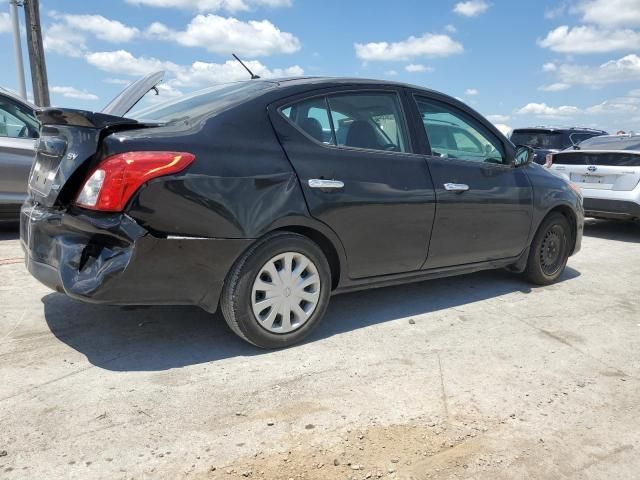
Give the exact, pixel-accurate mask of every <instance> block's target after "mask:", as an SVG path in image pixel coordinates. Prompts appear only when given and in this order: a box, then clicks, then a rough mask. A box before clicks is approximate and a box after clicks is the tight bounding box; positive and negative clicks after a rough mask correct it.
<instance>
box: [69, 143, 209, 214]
mask: <svg viewBox="0 0 640 480" xmlns="http://www.w3.org/2000/svg"><path fill="white" fill-rule="evenodd" d="M195 158H196V157H195V156H194V155H193V154H191V153H184V152H127V153H119V154H117V155H113V156H111V157H107V158H105V159H104V160H102V161H101V162H100V164H99V165H98V166H97V167H96V169H95V170H94V171H93V172H91V175H89V178H87V180H86V181H85V182H84V186H83V187H82V190H80V193H79V194H78V198H76V205H78V206H80V207H83V208H89V209H91V210H100V211H104V212H120V211H122V210H124V207H125V206H126V204H127V202H128V201H129V200H130V199H131V197H132V195H133V194H134V193H135V192H136V190H138V189H139V188H140V187H141V186H142V184H144V183H145V182H148V181H149V180H151V179H153V178H156V177H160V176H162V175H171V174H174V173H178V172H180V171H182V170H184V169H185V168H187V167H188V166H189V165H190V164H191V162H193V161H194V160H195Z"/></svg>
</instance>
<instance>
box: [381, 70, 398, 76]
mask: <svg viewBox="0 0 640 480" xmlns="http://www.w3.org/2000/svg"><path fill="white" fill-rule="evenodd" d="M384 74H385V75H388V76H390V77H395V76H396V75H398V71H397V70H387V71H386V72H384Z"/></svg>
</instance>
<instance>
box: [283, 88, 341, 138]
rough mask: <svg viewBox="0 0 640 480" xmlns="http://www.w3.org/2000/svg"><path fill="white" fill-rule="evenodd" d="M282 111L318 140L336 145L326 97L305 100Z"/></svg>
mask: <svg viewBox="0 0 640 480" xmlns="http://www.w3.org/2000/svg"><path fill="white" fill-rule="evenodd" d="M281 112H282V114H283V115H284V116H285V117H286V118H288V119H289V121H290V122H291V123H293V124H294V125H295V126H296V127H298V128H299V129H300V130H302V131H303V132H304V133H306V134H307V135H308V136H310V137H311V138H313V139H314V140H316V141H317V142H320V143H324V144H327V145H335V141H334V139H333V132H332V130H331V122H330V121H329V112H328V110H327V101H326V100H325V98H324V97H319V98H312V99H309V100H303V101H302V102H299V103H296V104H295V105H291V106H288V107H286V108H283V109H282V110H281Z"/></svg>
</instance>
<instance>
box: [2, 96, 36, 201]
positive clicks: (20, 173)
mask: <svg viewBox="0 0 640 480" xmlns="http://www.w3.org/2000/svg"><path fill="white" fill-rule="evenodd" d="M37 138H38V122H37V120H36V119H35V117H34V115H33V112H32V111H31V110H30V109H28V108H27V107H24V106H22V105H21V104H19V103H17V102H14V101H13V100H11V99H10V98H8V97H4V96H0V204H2V205H4V206H3V207H1V210H7V209H12V211H11V212H9V211H6V212H2V211H0V214H2V213H7V214H9V213H14V212H13V211H17V210H19V209H16V208H15V207H16V206H17V205H20V204H22V202H23V201H24V199H25V198H26V195H27V180H28V178H29V170H30V169H31V164H32V163H33V158H34V155H35V143H36V139H37Z"/></svg>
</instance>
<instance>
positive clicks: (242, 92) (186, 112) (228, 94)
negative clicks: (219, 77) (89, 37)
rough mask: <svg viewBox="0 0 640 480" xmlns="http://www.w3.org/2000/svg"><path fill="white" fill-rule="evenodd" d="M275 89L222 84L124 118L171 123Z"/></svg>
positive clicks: (261, 85)
mask: <svg viewBox="0 0 640 480" xmlns="http://www.w3.org/2000/svg"><path fill="white" fill-rule="evenodd" d="M272 88H275V84H274V83H272V82H265V81H255V80H250V81H246V82H236V83H225V84H221V85H215V86H213V87H210V88H206V89H204V90H199V91H197V92H194V93H191V94H188V95H185V96H183V97H180V98H178V99H177V100H172V101H169V102H164V103H160V104H158V105H152V106H150V107H146V108H142V109H140V110H137V111H134V112H132V113H131V114H129V115H127V117H129V118H133V119H134V120H138V121H151V122H163V123H166V122H173V121H178V120H188V119H191V118H194V117H198V116H200V115H205V114H210V113H219V112H222V111H224V110H227V109H229V108H231V107H234V106H236V105H238V104H240V103H242V102H243V101H246V100H251V99H252V98H255V97H258V96H259V95H261V94H262V93H264V92H265V91H267V90H270V89H272Z"/></svg>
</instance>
